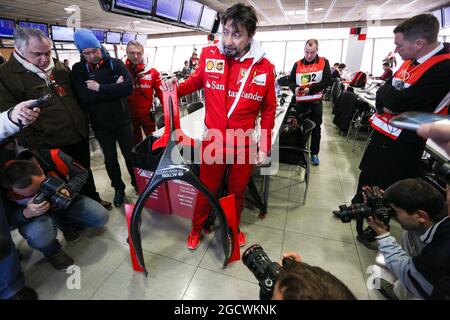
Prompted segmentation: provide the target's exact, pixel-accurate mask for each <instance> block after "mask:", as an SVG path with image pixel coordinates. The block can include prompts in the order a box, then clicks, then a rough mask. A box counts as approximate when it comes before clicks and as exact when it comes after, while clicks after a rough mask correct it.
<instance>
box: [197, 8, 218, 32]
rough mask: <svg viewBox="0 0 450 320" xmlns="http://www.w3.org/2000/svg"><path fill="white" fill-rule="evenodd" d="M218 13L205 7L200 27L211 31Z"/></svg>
mask: <svg viewBox="0 0 450 320" xmlns="http://www.w3.org/2000/svg"><path fill="white" fill-rule="evenodd" d="M216 15H217V11H215V10H213V9H211V8H209V7H207V6H204V7H203V12H202V18H201V19H200V24H199V25H198V26H199V27H200V28H202V29H205V30H207V31H211V30H212V28H213V26H214V22H215V21H216Z"/></svg>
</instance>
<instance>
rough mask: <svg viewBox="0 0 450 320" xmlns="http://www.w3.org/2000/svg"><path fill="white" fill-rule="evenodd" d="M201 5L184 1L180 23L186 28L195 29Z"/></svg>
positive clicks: (187, 0)
mask: <svg viewBox="0 0 450 320" xmlns="http://www.w3.org/2000/svg"><path fill="white" fill-rule="evenodd" d="M202 9H203V5H202V4H201V3H198V2H196V1H193V0H184V3H183V12H182V13H181V22H182V23H185V24H187V25H188V26H193V27H197V26H198V21H199V20H200V16H201V14H202Z"/></svg>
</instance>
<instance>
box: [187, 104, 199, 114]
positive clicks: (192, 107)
mask: <svg viewBox="0 0 450 320" xmlns="http://www.w3.org/2000/svg"><path fill="white" fill-rule="evenodd" d="M201 108H203V102H200V101H199V102H193V103H189V104H188V105H187V112H188V114H189V113H192V112H194V111H197V110H198V109H201Z"/></svg>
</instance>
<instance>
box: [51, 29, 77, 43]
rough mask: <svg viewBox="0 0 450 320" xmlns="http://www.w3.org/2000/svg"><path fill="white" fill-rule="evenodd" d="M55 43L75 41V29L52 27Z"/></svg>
mask: <svg viewBox="0 0 450 320" xmlns="http://www.w3.org/2000/svg"><path fill="white" fill-rule="evenodd" d="M51 29H52V39H53V40H54V41H73V34H74V32H75V31H74V28H70V27H61V26H51Z"/></svg>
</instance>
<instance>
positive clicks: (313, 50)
mask: <svg viewBox="0 0 450 320" xmlns="http://www.w3.org/2000/svg"><path fill="white" fill-rule="evenodd" d="M318 51H319V42H318V41H317V40H316V39H310V40H308V41H306V43H305V57H304V58H303V59H301V60H299V61H297V62H296V63H295V64H294V66H293V67H292V71H291V75H290V77H289V80H290V85H289V87H290V88H291V90H292V91H293V92H294V94H295V99H296V101H297V109H298V111H299V112H305V111H309V112H311V113H310V116H309V117H310V119H311V120H312V121H314V123H315V124H316V127H315V128H314V130H313V132H312V136H311V163H312V164H313V165H315V166H317V165H319V150H320V137H321V134H320V126H321V124H322V114H323V108H322V98H323V92H324V90H325V89H326V88H327V87H328V86H329V85H330V84H331V71H330V63H329V62H328V60H327V59H325V58H324V57H319V55H318V54H317V53H318Z"/></svg>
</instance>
